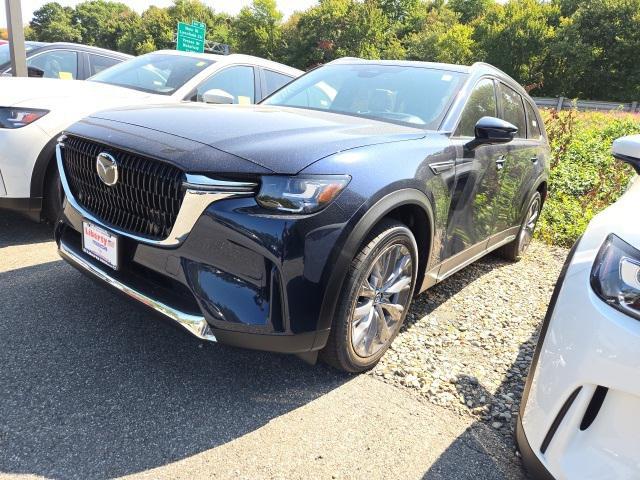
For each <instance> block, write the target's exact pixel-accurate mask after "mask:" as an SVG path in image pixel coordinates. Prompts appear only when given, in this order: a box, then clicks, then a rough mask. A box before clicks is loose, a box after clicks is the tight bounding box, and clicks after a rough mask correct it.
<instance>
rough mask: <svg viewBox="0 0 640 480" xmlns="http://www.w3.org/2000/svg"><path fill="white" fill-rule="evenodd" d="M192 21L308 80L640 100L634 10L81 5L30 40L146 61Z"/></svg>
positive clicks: (534, 5)
mask: <svg viewBox="0 0 640 480" xmlns="http://www.w3.org/2000/svg"><path fill="white" fill-rule="evenodd" d="M193 20H198V21H201V22H204V23H206V24H207V36H208V39H209V40H213V41H216V42H221V43H227V44H229V45H231V47H232V50H234V51H237V52H240V53H248V54H253V55H258V56H262V57H266V58H270V59H273V60H276V61H280V62H284V63H288V64H290V65H294V66H296V67H299V68H303V69H305V68H310V67H313V66H316V65H318V64H321V63H325V62H328V61H331V60H333V59H335V58H339V57H343V56H356V57H364V58H374V59H377V58H383V59H387V58H388V59H405V58H406V59H411V60H427V61H437V62H449V63H463V64H471V63H473V62H476V61H486V62H489V63H491V64H493V65H496V66H497V67H499V68H501V69H503V70H504V71H505V72H506V73H508V74H509V75H511V76H512V77H514V78H515V79H516V80H517V81H519V82H520V83H521V84H523V85H525V86H526V87H527V88H528V89H529V90H530V91H531V92H532V93H534V94H537V95H548V96H564V97H568V98H576V97H580V98H583V99H592V100H602V99H605V100H615V101H621V102H631V101H634V100H638V99H639V98H640V82H639V81H638V79H639V78H640V66H639V65H640V64H639V63H638V62H637V61H636V60H635V53H636V52H637V51H639V50H640V29H638V28H637V25H638V24H639V23H640V0H592V1H589V2H585V1H579V0H507V1H499V0H447V1H445V0H319V1H318V4H317V5H315V6H313V7H311V8H308V9H307V10H306V11H303V12H297V13H295V14H294V15H292V16H291V17H290V18H289V19H287V20H284V19H283V16H282V13H280V12H279V11H278V8H277V0H253V3H252V4H251V5H250V6H246V7H244V8H242V9H241V11H240V13H239V14H238V15H237V16H235V17H229V16H228V15H226V14H222V13H217V12H215V11H214V10H213V9H212V8H211V7H209V6H207V5H206V4H205V3H203V2H202V1H201V0H174V3H173V5H171V6H169V7H168V8H158V7H154V6H150V7H149V8H148V9H147V10H146V11H145V12H144V13H142V15H138V14H137V13H136V12H134V11H132V10H131V9H130V8H129V7H127V6H126V5H125V4H124V3H119V2H114V1H109V0H88V1H85V2H83V3H80V4H78V5H77V6H76V7H75V8H69V7H63V6H61V5H60V4H59V3H57V2H50V3H46V4H44V5H43V6H42V7H41V8H40V9H38V10H36V12H34V16H33V20H32V21H31V25H30V27H29V28H28V29H27V32H28V37H29V39H31V40H42V41H71V42H80V43H86V44H89V45H98V46H101V47H105V48H111V49H117V50H121V51H125V52H128V53H133V54H141V53H146V52H149V51H153V50H156V49H162V48H173V47H174V46H175V44H174V33H175V30H176V23H177V22H178V21H186V22H191V21H193Z"/></svg>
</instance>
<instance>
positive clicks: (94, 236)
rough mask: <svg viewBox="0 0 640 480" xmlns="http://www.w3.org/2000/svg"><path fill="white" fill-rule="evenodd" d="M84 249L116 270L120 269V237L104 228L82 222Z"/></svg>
mask: <svg viewBox="0 0 640 480" xmlns="http://www.w3.org/2000/svg"><path fill="white" fill-rule="evenodd" d="M82 250H83V251H84V252H85V253H86V254H88V255H91V256H92V257H93V258H95V259H96V260H99V261H101V262H102V263H104V264H105V265H109V266H110V267H111V268H113V269H114V270H117V269H118V237H117V236H116V235H114V234H112V233H109V232H108V231H106V230H105V229H104V228H100V227H97V226H96V225H93V224H92V223H89V222H82Z"/></svg>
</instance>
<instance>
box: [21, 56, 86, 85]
mask: <svg viewBox="0 0 640 480" xmlns="http://www.w3.org/2000/svg"><path fill="white" fill-rule="evenodd" d="M27 67H28V69H29V76H30V77H44V78H60V79H62V80H75V79H76V78H78V54H77V53H76V52H72V51H69V50H52V51H49V52H44V53H41V54H40V55H36V56H34V57H31V58H29V59H28V60H27Z"/></svg>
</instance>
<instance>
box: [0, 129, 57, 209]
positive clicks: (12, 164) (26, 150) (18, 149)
mask: <svg viewBox="0 0 640 480" xmlns="http://www.w3.org/2000/svg"><path fill="white" fill-rule="evenodd" d="M50 140H51V136H50V135H48V134H46V133H45V132H44V131H43V130H42V129H41V128H39V127H38V126H37V125H29V126H26V127H24V128H18V129H15V130H8V129H0V146H1V147H0V208H8V209H12V210H23V211H26V210H34V209H39V205H40V204H41V198H39V197H38V198H33V197H32V179H33V171H34V167H35V165H36V161H37V160H38V157H39V155H40V153H41V152H42V151H43V149H44V148H45V146H46V145H47V143H48V142H49V141H50Z"/></svg>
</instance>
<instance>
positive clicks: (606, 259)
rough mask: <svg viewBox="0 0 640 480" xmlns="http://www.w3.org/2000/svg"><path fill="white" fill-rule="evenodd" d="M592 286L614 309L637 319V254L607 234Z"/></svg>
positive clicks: (639, 273)
mask: <svg viewBox="0 0 640 480" xmlns="http://www.w3.org/2000/svg"><path fill="white" fill-rule="evenodd" d="M591 286H592V287H593V289H594V290H595V292H596V293H597V294H598V296H599V297H600V298H601V299H602V300H604V301H605V302H607V303H608V304H609V305H611V306H612V307H613V308H616V309H618V310H620V311H622V312H624V313H626V314H627V315H631V316H633V317H635V318H637V319H639V320H640V251H638V250H636V249H635V248H633V247H632V246H631V245H629V244H628V243H626V242H623V241H622V240H620V239H619V238H618V237H616V236H615V235H613V234H612V235H609V237H607V240H606V241H605V242H604V244H603V245H602V248H600V252H599V253H598V256H597V257H596V262H595V264H594V266H593V270H592V271H591Z"/></svg>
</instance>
